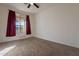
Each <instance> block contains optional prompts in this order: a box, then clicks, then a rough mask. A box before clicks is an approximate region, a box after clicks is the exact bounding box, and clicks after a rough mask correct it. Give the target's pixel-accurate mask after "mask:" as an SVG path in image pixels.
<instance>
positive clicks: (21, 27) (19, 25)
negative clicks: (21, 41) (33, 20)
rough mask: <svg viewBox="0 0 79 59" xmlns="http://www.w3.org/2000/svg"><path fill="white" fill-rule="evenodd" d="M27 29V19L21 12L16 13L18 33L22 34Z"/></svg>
mask: <svg viewBox="0 0 79 59" xmlns="http://www.w3.org/2000/svg"><path fill="white" fill-rule="evenodd" d="M24 31H25V20H24V16H23V15H21V14H16V34H22V33H24Z"/></svg>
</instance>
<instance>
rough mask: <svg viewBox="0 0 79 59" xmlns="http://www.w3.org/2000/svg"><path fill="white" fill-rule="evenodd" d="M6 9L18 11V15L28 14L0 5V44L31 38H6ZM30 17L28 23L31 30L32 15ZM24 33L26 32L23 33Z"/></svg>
mask: <svg viewBox="0 0 79 59" xmlns="http://www.w3.org/2000/svg"><path fill="white" fill-rule="evenodd" d="M8 9H11V10H15V11H18V12H20V13H22V14H23V15H27V14H28V13H25V12H23V11H19V10H16V9H14V8H12V7H9V6H5V5H1V4H0V42H4V41H12V40H17V39H23V38H28V37H31V36H32V34H31V35H26V34H24V35H17V36H15V37H6V28H7V20H8V12H9V11H8ZM29 15H30V22H31V25H32V26H31V29H33V23H32V22H33V19H34V18H33V15H32V14H29ZM25 33H26V32H25Z"/></svg>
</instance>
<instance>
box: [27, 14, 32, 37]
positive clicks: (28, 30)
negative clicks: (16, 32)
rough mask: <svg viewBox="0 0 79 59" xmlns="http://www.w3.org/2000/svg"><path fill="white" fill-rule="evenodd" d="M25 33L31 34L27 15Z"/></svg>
mask: <svg viewBox="0 0 79 59" xmlns="http://www.w3.org/2000/svg"><path fill="white" fill-rule="evenodd" d="M26 34H27V35H28V34H31V27H30V18H29V15H27V16H26Z"/></svg>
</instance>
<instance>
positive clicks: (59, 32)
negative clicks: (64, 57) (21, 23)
mask: <svg viewBox="0 0 79 59" xmlns="http://www.w3.org/2000/svg"><path fill="white" fill-rule="evenodd" d="M35 24H36V25H35V34H34V36H35V37H38V38H43V39H46V40H50V41H53V42H57V43H61V44H65V45H69V46H73V47H78V48H79V5H74V4H73V5H63V4H62V5H56V6H53V7H51V8H49V9H46V10H44V11H42V12H40V13H37V14H36V16H35Z"/></svg>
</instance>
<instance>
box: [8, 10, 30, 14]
mask: <svg viewBox="0 0 79 59" xmlns="http://www.w3.org/2000/svg"><path fill="white" fill-rule="evenodd" d="M8 10H11V9H8ZM12 11H15V10H12ZM15 12H16V13H19V14H22V15H29V14H23V13H20V12H17V11H15Z"/></svg>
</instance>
